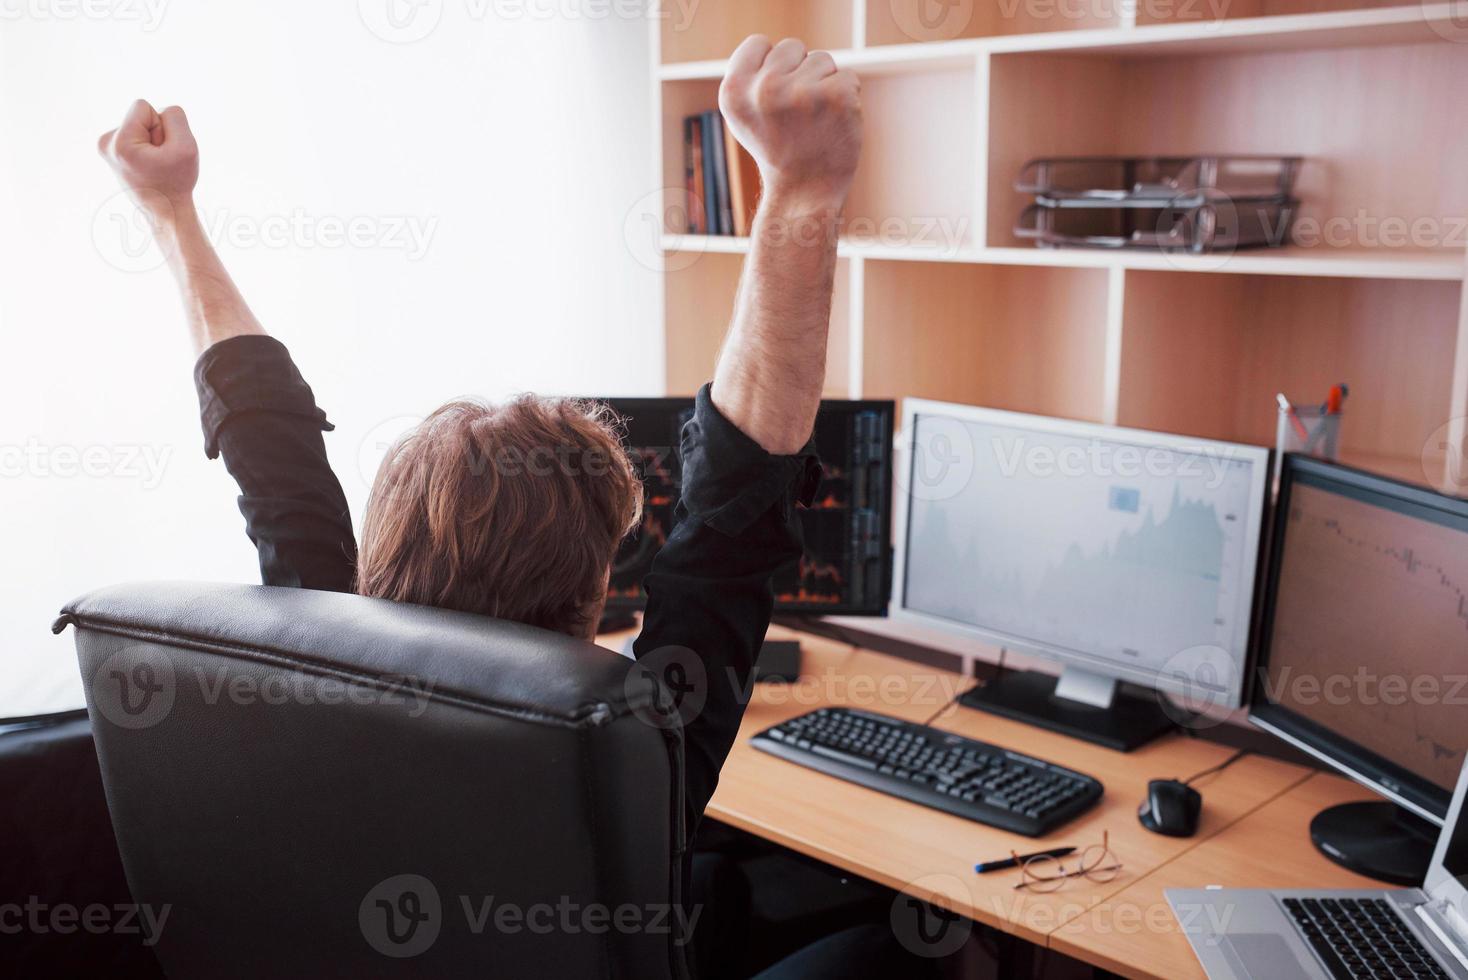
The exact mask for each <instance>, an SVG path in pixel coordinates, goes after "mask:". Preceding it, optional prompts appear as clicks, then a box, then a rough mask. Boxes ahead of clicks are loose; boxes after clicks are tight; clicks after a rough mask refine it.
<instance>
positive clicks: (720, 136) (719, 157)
mask: <svg viewBox="0 0 1468 980" xmlns="http://www.w3.org/2000/svg"><path fill="white" fill-rule="evenodd" d="M703 125H704V128H705V129H707V130H709V131H710V132H711V133H712V142H713V150H714V202H715V204H716V205H717V209H716V217H717V218H718V222H717V228H718V231H717V234H720V235H732V234H734V213H733V209H732V208H731V207H730V205H729V161H728V159H727V157H726V156H725V152H724V117H723V116H721V115H720V114H719V111H718V110H717V109H715V110H713V111H712V112H706V113H704V117H703ZM709 227H710V228H713V227H715V223H714V222H709Z"/></svg>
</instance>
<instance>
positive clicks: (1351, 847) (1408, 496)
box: [1250, 455, 1468, 884]
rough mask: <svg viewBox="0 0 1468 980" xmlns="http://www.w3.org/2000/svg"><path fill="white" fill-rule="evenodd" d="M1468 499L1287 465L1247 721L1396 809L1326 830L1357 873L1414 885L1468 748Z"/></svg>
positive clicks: (1345, 817) (1371, 810)
mask: <svg viewBox="0 0 1468 980" xmlns="http://www.w3.org/2000/svg"><path fill="white" fill-rule="evenodd" d="M1465 706H1468V501H1465V500H1460V499H1457V498H1453V497H1446V496H1443V495H1442V494H1439V493H1435V492H1433V491H1432V490H1429V489H1427V488H1425V487H1420V486H1414V485H1410V484H1406V483H1399V482H1397V481H1395V480H1391V479H1387V478H1386V477H1382V476H1377V475H1374V474H1368V473H1363V472H1360V471H1358V470H1354V469H1350V468H1348V467H1344V466H1337V465H1332V464H1330V463H1323V462H1320V461H1318V460H1314V459H1309V458H1307V457H1303V456H1296V455H1289V456H1286V457H1285V459H1284V463H1283V466H1282V468H1281V473H1280V488H1279V503H1278V507H1277V510H1276V515H1275V528H1274V546H1273V548H1272V550H1271V556H1270V562H1269V569H1268V577H1267V579H1266V584H1265V590H1264V602H1263V607H1262V618H1261V629H1260V637H1259V661H1258V665H1257V669H1256V670H1255V677H1254V695H1253V701H1252V705H1251V708H1250V719H1251V720H1252V721H1253V722H1254V724H1256V725H1258V726H1259V727H1261V728H1264V729H1266V730H1268V731H1270V732H1273V733H1274V734H1275V735H1278V736H1280V737H1281V738H1283V739H1285V740H1286V741H1288V742H1290V743H1292V744H1293V745H1295V746H1297V747H1298V748H1301V749H1303V750H1305V751H1306V752H1308V753H1310V754H1311V755H1313V756H1315V757H1316V758H1318V759H1320V760H1322V761H1324V762H1326V763H1329V764H1330V765H1332V766H1334V767H1335V768H1337V769H1339V770H1340V771H1341V772H1343V773H1345V774H1346V775H1348V776H1350V777H1352V778H1353V779H1356V780H1357V781H1359V782H1361V783H1363V784H1364V785H1366V786H1368V787H1370V788H1371V789H1373V790H1375V791H1376V792H1378V793H1380V794H1381V795H1382V796H1384V797H1386V799H1387V800H1389V801H1391V802H1390V803H1388V802H1384V801H1377V802H1374V803H1365V804H1352V805H1349V806H1347V807H1343V808H1332V809H1329V810H1326V811H1324V812H1323V813H1321V814H1320V815H1319V816H1318V817H1316V819H1315V821H1314V823H1313V824H1312V826H1311V836H1312V837H1313V838H1314V840H1315V843H1316V845H1317V846H1318V847H1319V848H1320V849H1321V850H1322V851H1323V852H1324V853H1325V854H1326V855H1328V856H1329V857H1331V858H1332V859H1334V860H1336V861H1338V862H1339V863H1341V864H1344V865H1346V866H1347V867H1350V868H1352V869H1353V870H1357V871H1360V872H1362V873H1364V874H1368V875H1371V876H1372V877H1376V878H1381V879H1383V880H1387V881H1395V882H1399V883H1412V884H1419V883H1420V882H1421V880H1422V875H1423V873H1424V872H1425V871H1426V868H1427V862H1428V859H1429V857H1430V856H1431V852H1432V845H1433V841H1434V839H1435V837H1436V836H1437V831H1436V827H1437V826H1440V825H1441V824H1442V821H1443V817H1444V814H1446V812H1447V808H1448V803H1449V800H1450V798H1451V796H1452V791H1453V786H1454V784H1455V781H1456V778H1457V775H1458V772H1459V770H1460V769H1461V768H1462V766H1463V753H1464V749H1465V747H1468V724H1465V722H1468V710H1465Z"/></svg>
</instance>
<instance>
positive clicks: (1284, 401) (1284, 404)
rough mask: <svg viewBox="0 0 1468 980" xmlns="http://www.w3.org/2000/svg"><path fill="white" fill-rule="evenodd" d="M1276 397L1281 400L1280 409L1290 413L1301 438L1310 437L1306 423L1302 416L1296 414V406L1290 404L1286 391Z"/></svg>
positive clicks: (1287, 413)
mask: <svg viewBox="0 0 1468 980" xmlns="http://www.w3.org/2000/svg"><path fill="white" fill-rule="evenodd" d="M1275 398H1276V399H1278V400H1279V408H1280V411H1282V412H1284V413H1285V414H1286V415H1288V416H1289V417H1290V421H1291V422H1293V423H1294V424H1295V431H1296V432H1297V433H1299V435H1300V438H1301V439H1309V438H1310V433H1309V432H1308V431H1306V429H1305V423H1304V422H1301V421H1300V416H1298V415H1296V414H1295V406H1293V405H1291V404H1290V400H1289V399H1288V398H1286V397H1285V396H1284V392H1280V393H1279V394H1278V395H1276V396H1275Z"/></svg>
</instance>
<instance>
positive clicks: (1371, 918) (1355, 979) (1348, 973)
mask: <svg viewBox="0 0 1468 980" xmlns="http://www.w3.org/2000/svg"><path fill="white" fill-rule="evenodd" d="M1284 907H1285V911H1286V912H1288V913H1289V915H1290V917H1291V918H1292V919H1294V920H1295V928H1297V929H1299V930H1300V934H1301V935H1302V936H1304V937H1305V939H1306V941H1308V942H1309V943H1310V945H1311V947H1313V948H1314V950H1315V952H1316V953H1317V954H1318V955H1319V956H1320V958H1321V960H1323V961H1324V962H1325V965H1326V967H1327V968H1328V969H1329V970H1330V975H1331V976H1333V977H1335V978H1336V980H1378V978H1381V980H1415V978H1419V977H1422V978H1431V980H1438V978H1441V980H1449V977H1448V974H1447V973H1446V972H1445V971H1444V970H1443V968H1442V967H1440V966H1438V965H1437V962H1436V961H1435V960H1433V958H1432V954H1430V953H1428V951H1427V949H1426V948H1425V947H1424V946H1423V945H1422V943H1421V942H1419V941H1418V939H1417V937H1416V936H1414V935H1413V934H1412V932H1411V930H1409V929H1408V928H1407V926H1406V925H1405V924H1404V923H1403V922H1402V920H1401V917H1400V916H1399V915H1398V914H1397V913H1396V911H1395V910H1394V909H1393V908H1392V905H1391V903H1390V902H1388V901H1386V900H1385V899H1380V898H1286V899H1284Z"/></svg>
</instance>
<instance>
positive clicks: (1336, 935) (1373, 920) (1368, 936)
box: [1167, 765, 1468, 980]
mask: <svg viewBox="0 0 1468 980" xmlns="http://www.w3.org/2000/svg"><path fill="white" fill-rule="evenodd" d="M1465 791H1468V765H1465V766H1464V768H1463V771H1462V772H1461V773H1460V774H1459V776H1458V785H1457V789H1456V790H1455V791H1454V793H1453V802H1452V806H1451V807H1450V808H1449V809H1448V818H1447V820H1446V821H1444V823H1443V829H1442V832H1441V833H1440V834H1439V835H1438V839H1437V847H1436V849H1435V850H1434V851H1433V854H1432V864H1431V866H1430V867H1429V869H1428V872H1427V880H1426V881H1425V882H1424V883H1423V887H1422V888H1411V889H1382V890H1372V889H1363V890H1339V889H1336V890H1304V891H1302V890H1295V889H1278V890H1271V889H1252V888H1202V889H1200V888H1186V889H1183V888H1169V889H1168V890H1167V901H1168V904H1169V905H1171V906H1172V912H1173V915H1175V916H1176V917H1177V920H1178V924H1179V925H1180V926H1181V927H1182V930H1183V933H1184V934H1185V935H1186V936H1187V937H1188V942H1190V943H1192V945H1193V952H1194V953H1196V954H1197V956H1198V961H1199V962H1200V963H1202V964H1203V969H1204V970H1205V971H1206V972H1207V973H1208V977H1209V980H1297V978H1298V980H1355V978H1359V977H1369V978H1376V977H1393V978H1398V977H1400V978H1414V977H1424V978H1432V980H1438V978H1452V980H1468V888H1465V883H1468V819H1465V818H1464V814H1463V797H1464V794H1465Z"/></svg>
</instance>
